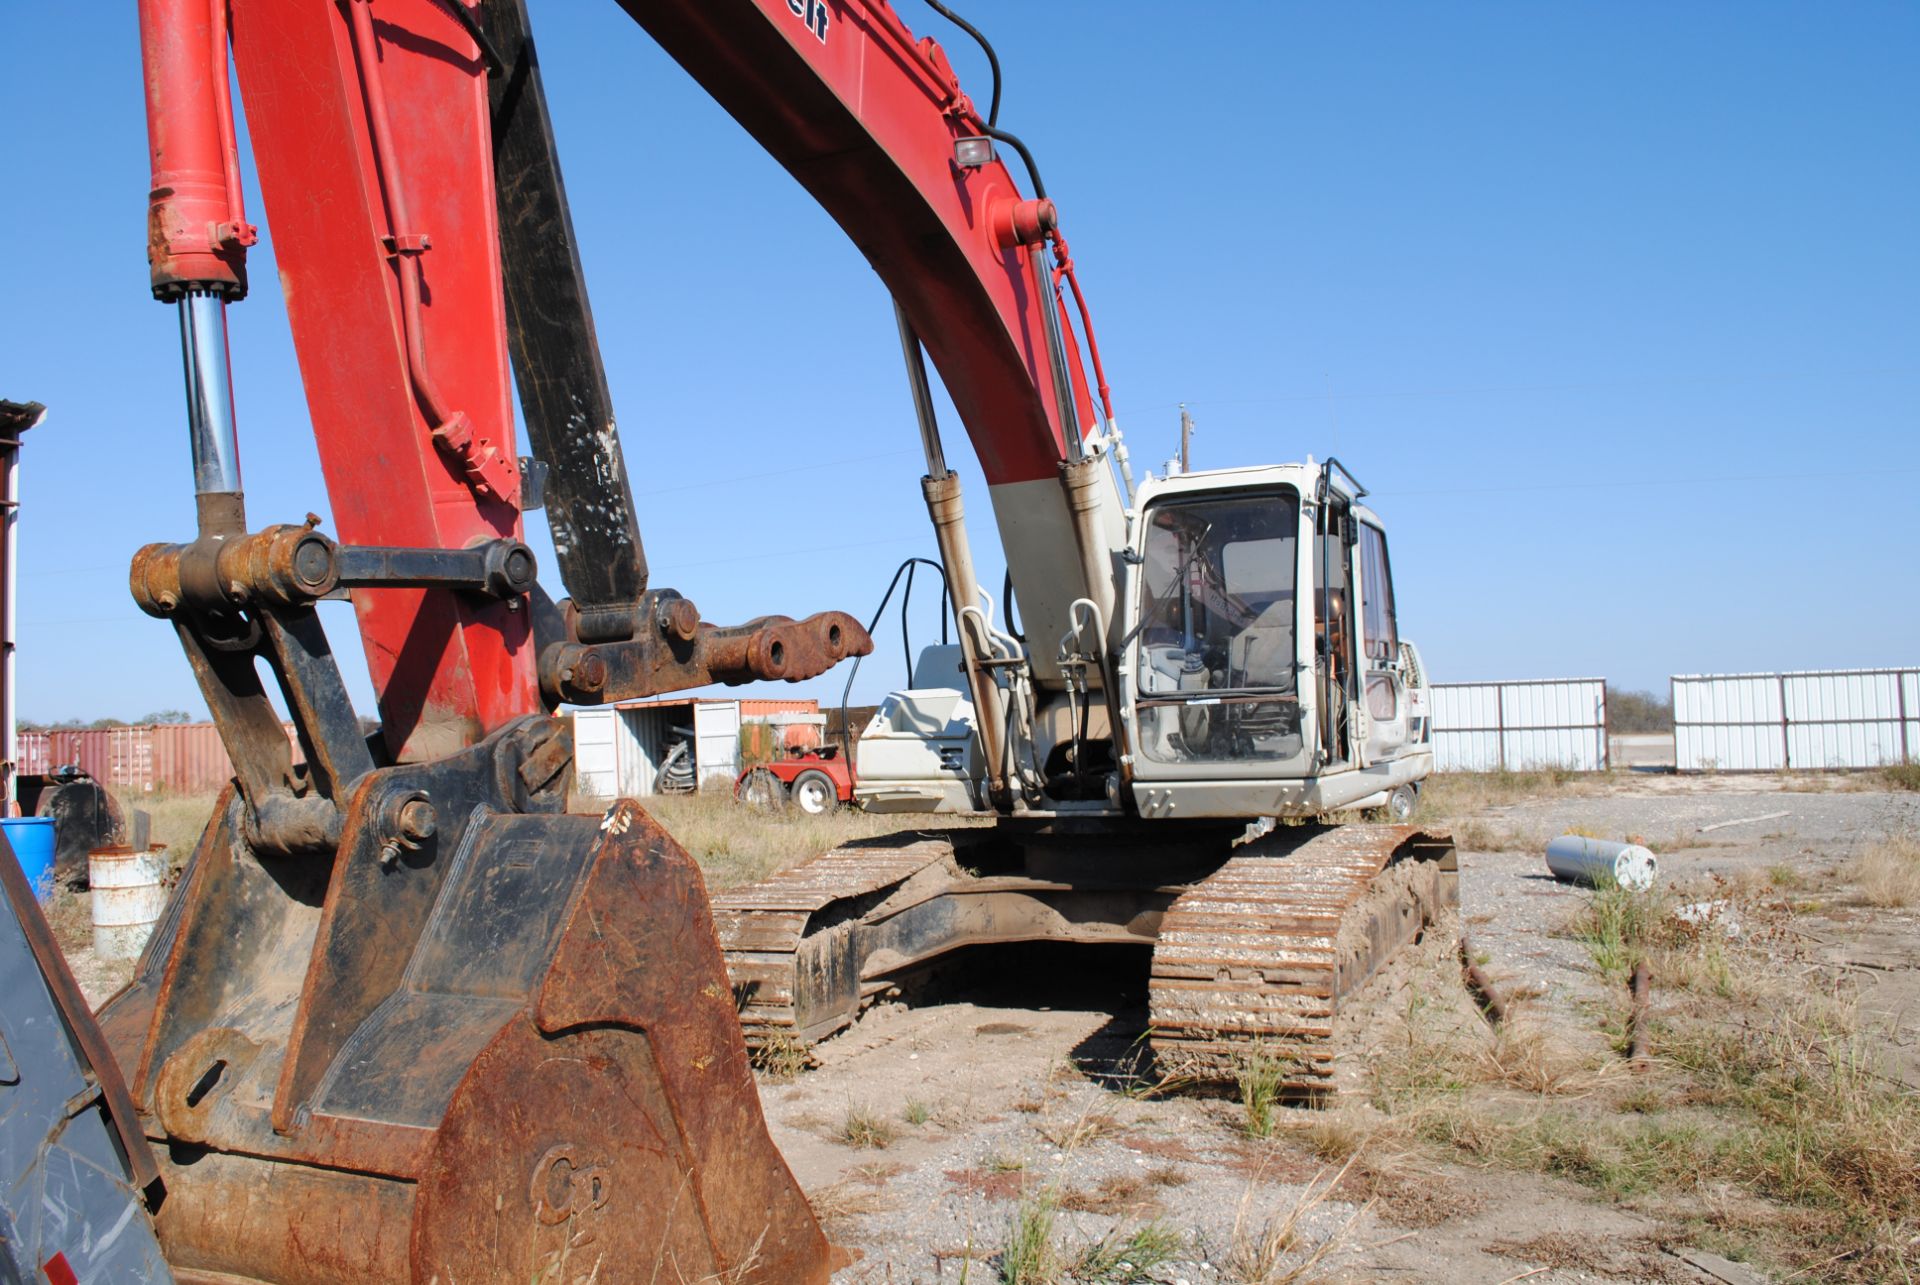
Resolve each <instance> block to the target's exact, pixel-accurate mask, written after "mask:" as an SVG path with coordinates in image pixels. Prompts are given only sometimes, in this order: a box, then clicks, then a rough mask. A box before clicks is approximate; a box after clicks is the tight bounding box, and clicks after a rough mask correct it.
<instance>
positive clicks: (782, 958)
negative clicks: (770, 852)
mask: <svg viewBox="0 0 1920 1285" xmlns="http://www.w3.org/2000/svg"><path fill="white" fill-rule="evenodd" d="M952 860H953V845H952V844H951V843H950V842H948V841H947V840H945V839H924V840H920V841H918V842H913V843H909V844H907V845H906V846H904V847H893V848H878V847H846V848H836V849H834V850H833V851H831V852H827V853H823V854H822V855H820V856H817V857H815V858H813V860H811V861H808V862H805V863H803V864H801V865H798V866H795V867H793V868H791V869H789V870H784V871H782V872H781V873H779V874H777V875H775V876H774V877H773V878H771V879H768V880H765V881H764V882H761V883H756V884H752V885H749V886H748V887H745V888H735V889H730V890H729V891H726V892H722V893H718V894H716V895H715V896H714V898H713V921H714V927H715V928H716V929H717V930H718V933H719V937H720V944H721V947H722V949H723V950H724V951H725V954H726V967H727V974H728V976H729V978H730V979H731V981H732V985H733V995H734V1001H735V1003H736V1005H737V1006H738V1008H739V1019H738V1020H739V1022H740V1024H741V1026H742V1027H743V1028H744V1030H745V1033H746V1038H747V1042H748V1043H749V1044H752V1045H755V1046H761V1045H764V1044H767V1043H768V1042H770V1041H773V1040H778V1039H786V1040H794V1041H799V1042H801V1043H811V1042H812V1041H814V1040H817V1039H821V1038H823V1037H825V1036H827V1035H830V1034H832V1033H833V1032H834V1031H837V1030H839V1029H840V1028H841V1027H843V1026H845V1025H846V1024H847V1023H848V1022H850V1021H852V1020H853V1018H854V1017H855V1016H856V1015H857V1013H858V1011H859V1004H860V998H861V997H860V987H859V973H860V970H859V968H858V967H857V963H856V961H855V960H854V959H853V958H852V954H851V951H850V946H851V918H852V917H853V915H854V914H855V913H856V912H858V911H861V910H864V909H866V908H868V907H869V906H870V905H872V904H874V903H876V902H877V901H879V900H880V899H881V898H883V897H884V896H885V895H886V894H887V893H888V892H891V891H892V890H893V889H895V888H897V887H899V886H900V885H901V884H903V883H905V882H906V881H907V880H908V879H910V878H911V877H913V876H914V875H915V874H918V873H919V872H920V871H922V870H927V869H932V868H935V867H939V866H942V865H946V864H950V863H951V862H952ZM830 919H831V920H837V921H839V922H841V923H846V924H847V925H848V927H847V928H846V929H844V930H842V931H840V932H835V931H833V925H832V924H829V923H828V922H827V921H828V920H830Z"/></svg>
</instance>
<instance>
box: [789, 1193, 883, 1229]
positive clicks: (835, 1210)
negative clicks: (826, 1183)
mask: <svg viewBox="0 0 1920 1285" xmlns="http://www.w3.org/2000/svg"><path fill="white" fill-rule="evenodd" d="M807 1203H809V1204H811V1205H812V1206H813V1216H814V1217H815V1218H818V1219H819V1220H820V1221H821V1222H822V1223H824V1224H826V1225H827V1226H828V1227H829V1228H832V1227H834V1226H835V1225H836V1224H839V1223H844V1222H846V1221H848V1220H849V1219H853V1218H858V1217H859V1216H860V1215H862V1214H875V1213H879V1212H881V1211H883V1210H886V1209H891V1208H892V1207H893V1203H894V1202H893V1201H892V1200H891V1199H889V1198H888V1197H887V1196H885V1195H884V1194H882V1193H881V1192H879V1191H877V1190H875V1189H874V1187H873V1185H872V1184H870V1183H864V1182H862V1183H857V1184H856V1183H853V1182H836V1183H834V1184H833V1185H832V1186H830V1187H822V1188H820V1189H819V1190H818V1191H816V1192H814V1193H812V1194H811V1195H809V1196H808V1197H807Z"/></svg>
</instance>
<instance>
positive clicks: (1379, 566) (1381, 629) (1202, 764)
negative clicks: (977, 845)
mask: <svg viewBox="0 0 1920 1285" xmlns="http://www.w3.org/2000/svg"><path fill="white" fill-rule="evenodd" d="M1362 495H1364V491H1363V490H1362V489H1361V488H1360V487H1359V486H1358V484H1357V483H1354V482H1353V481H1352V480H1351V478H1350V477H1348V476H1347V475H1346V473H1345V470H1344V469H1342V468H1341V467H1340V466H1339V464H1338V463H1337V462H1329V463H1328V464H1327V465H1324V466H1322V465H1315V464H1312V463H1311V462H1309V463H1308V464H1305V465H1282V466H1278V467H1267V468H1249V469H1227V470H1215V471H1209V472H1204V473H1186V474H1176V475H1175V476H1173V477H1169V478H1166V479H1160V480H1153V479H1149V480H1148V481H1147V482H1146V483H1144V484H1143V485H1142V486H1141V488H1140V493H1139V495H1138V497H1137V504H1138V508H1137V513H1138V517H1137V519H1136V521H1135V522H1134V524H1133V527H1134V532H1135V535H1134V541H1133V545H1132V547H1131V548H1130V549H1129V550H1128V552H1127V554H1126V556H1125V562H1126V566H1127V574H1126V576H1125V578H1124V582H1123V587H1122V590H1121V596H1122V602H1123V604H1124V607H1123V617H1122V618H1123V620H1125V621H1127V622H1130V624H1129V626H1128V628H1127V630H1126V633H1125V635H1124V637H1125V640H1126V641H1125V646H1124V650H1123V652H1122V654H1121V657H1120V662H1119V665H1118V666H1117V671H1118V673H1119V675H1120V676H1121V679H1120V687H1121V691H1120V693H1119V695H1120V698H1121V723H1122V726H1123V727H1128V728H1131V730H1132V733H1133V740H1134V744H1133V747H1132V748H1133V754H1132V759H1133V765H1132V777H1131V790H1132V795H1133V801H1134V803H1135V805H1136V807H1137V808H1138V809H1139V811H1140V813H1141V815H1143V816H1148V817H1155V816H1161V817H1170V816H1179V817H1255V816H1302V815H1317V814H1320V813H1324V812H1331V811H1336V810H1341V809H1347V808H1364V807H1375V806H1382V805H1384V804H1386V803H1388V802H1389V800H1390V799H1391V798H1392V797H1393V795H1394V794H1395V792H1396V791H1399V790H1401V789H1402V788H1403V787H1410V786H1412V784H1413V783H1415V782H1417V781H1419V780H1421V779H1422V778H1424V777H1425V776H1426V775H1427V773H1428V772H1429V771H1431V770H1432V753H1431V750H1430V748H1429V747H1428V746H1426V745H1425V744H1424V743H1417V742H1415V741H1413V740H1412V739H1411V738H1410V737H1409V735H1408V724H1407V713H1406V711H1407V708H1408V706H1409V704H1410V699H1409V698H1410V695H1411V693H1412V692H1413V691H1414V690H1416V689H1419V688H1423V687H1424V683H1423V680H1422V679H1421V677H1420V675H1419V672H1418V668H1417V666H1415V665H1413V664H1411V663H1410V661H1409V660H1408V658H1407V657H1406V656H1405V655H1404V654H1403V651H1402V646H1401V642H1400V639H1399V637H1398V626H1397V623H1396V620H1395V616H1394V607H1393V581H1392V576H1391V572H1390V569H1389V565H1388V562H1387V551H1386V535H1385V531H1384V528H1383V527H1382V525H1381V522H1380V519H1379V518H1378V516H1377V515H1375V514H1374V513H1373V512H1372V511H1371V510H1369V509H1368V508H1366V507H1365V506H1364V505H1362V504H1361V503H1360V498H1361V496H1362Z"/></svg>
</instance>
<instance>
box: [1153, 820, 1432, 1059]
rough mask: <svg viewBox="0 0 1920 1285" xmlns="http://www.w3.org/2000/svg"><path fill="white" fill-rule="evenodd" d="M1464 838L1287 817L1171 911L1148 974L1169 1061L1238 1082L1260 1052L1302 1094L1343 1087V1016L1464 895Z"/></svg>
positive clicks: (1160, 1052)
mask: <svg viewBox="0 0 1920 1285" xmlns="http://www.w3.org/2000/svg"><path fill="white" fill-rule="evenodd" d="M1458 878H1459V876H1458V871H1457V867H1456V864H1455V858H1454V855H1453V843H1452V840H1451V839H1450V838H1449V837H1448V836H1447V835H1446V834H1445V833H1444V832H1433V831H1426V830H1422V829H1419V828H1418V827H1414V826H1370V825H1348V826H1339V827H1336V828H1333V829H1326V830H1320V829H1315V828H1309V827H1300V828H1298V829H1295V830H1292V831H1291V832H1289V831H1284V830H1283V831H1276V832H1274V833H1273V834H1270V835H1268V836H1266V837H1265V838H1264V839H1261V840H1259V841H1256V842H1255V843H1253V844H1250V845H1248V846H1247V847H1246V848H1245V849H1244V850H1243V851H1242V854H1241V855H1238V856H1235V857H1234V858H1232V859H1231V860H1229V861H1228V862H1226V863H1225V864H1224V865H1222V866H1221V867H1220V868H1219V869H1218V870H1216V871H1215V872H1214V873H1213V874H1211V875H1208V876H1207V877H1206V878H1204V879H1202V880H1200V881H1199V882H1198V883H1197V884H1195V885H1194V886H1193V887H1192V888H1191V889H1189V890H1188V891H1187V892H1185V893H1183V894H1182V895H1181V896H1180V898H1179V900H1177V901H1175V902H1174V903H1173V905H1172V907H1171V908H1170V909H1169V910H1168V911H1167V913H1166V916H1165V918H1164V920H1163V921H1162V923H1161V930H1160V941H1159V945H1158V946H1157V947H1156V948H1155V950H1154V953H1153V972H1152V976H1151V978H1150V980H1149V983H1148V995H1149V1004H1150V1009H1151V1021H1152V1029H1151V1030H1150V1032H1149V1042H1150V1044H1151V1045H1152V1047H1153V1050H1154V1054H1155V1056H1156V1058H1157V1059H1158V1061H1159V1063H1160V1066H1161V1069H1162V1070H1163V1071H1165V1072H1167V1073H1169V1074H1172V1075H1177V1076H1181V1077H1183V1078H1188V1079H1193V1080H1199V1081H1202V1082H1231V1081H1232V1080H1233V1079H1234V1078H1235V1076H1236V1075H1237V1074H1238V1073H1239V1072H1240V1070H1241V1069H1242V1068H1243V1067H1244V1065H1245V1063H1246V1060H1247V1058H1248V1057H1249V1056H1252V1055H1255V1054H1259V1055H1261V1056H1266V1057H1271V1058H1274V1059H1275V1060H1276V1061H1279V1062H1281V1063H1282V1064H1283V1066H1284V1067H1285V1072H1284V1074H1285V1077H1286V1078H1285V1081H1284V1084H1283V1087H1284V1088H1285V1089H1286V1090H1287V1091H1288V1092H1290V1093H1292V1094H1295V1095H1299V1096H1308V1097H1324V1096H1326V1095H1327V1094H1329V1093H1330V1092H1331V1090H1332V1078H1333V1052H1332V1048H1331V1040H1332V1037H1333V1028H1334V1019H1335V1016H1336V1014H1337V1012H1338V1010H1339V1007H1340V1002H1341V1000H1343V999H1344V998H1345V997H1346V996H1348V995H1350V994H1352V993H1353V992H1354V991H1356V990H1358V989H1359V987H1360V986H1361V985H1363V984H1364V983H1365V982H1366V981H1367V979H1368V978H1369V977H1371V976H1372V975H1373V973H1374V972H1375V971H1376V970H1377V969H1378V968H1379V967H1380V966H1381V965H1383V964H1385V963H1386V962H1387V960H1389V959H1391V958H1392V957H1393V955H1394V954H1395V953H1397V952H1398V951H1399V950H1400V948H1401V947H1403V946H1405V945H1406V944H1407V943H1409V942H1411V941H1412V940H1413V939H1414V938H1415V937H1417V936H1418V935H1419V933H1420V932H1421V931H1422V930H1423V929H1424V928H1425V927H1426V925H1427V924H1429V923H1431V922H1433V920H1434V918H1435V917H1436V916H1437V915H1438V914H1439V913H1440V912H1441V911H1442V910H1443V909H1444V908H1446V907H1448V906H1453V905H1457V904H1458V901H1459V884H1458Z"/></svg>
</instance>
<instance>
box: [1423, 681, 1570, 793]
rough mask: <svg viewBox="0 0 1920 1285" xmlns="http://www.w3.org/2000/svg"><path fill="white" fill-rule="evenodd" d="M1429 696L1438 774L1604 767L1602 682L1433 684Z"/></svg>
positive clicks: (1435, 764) (1435, 766)
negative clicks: (1430, 695) (1431, 702)
mask: <svg viewBox="0 0 1920 1285" xmlns="http://www.w3.org/2000/svg"><path fill="white" fill-rule="evenodd" d="M1432 697H1433V762H1434V770H1435V771H1439V772H1497V771H1502V770H1507V771H1530V770H1534V769H1539V768H1550V767H1557V768H1566V769H1568V770H1570V771H1575V772H1598V771H1602V770H1604V769H1605V768H1606V766H1607V681H1606V679H1604V678H1546V679H1535V680H1527V681H1520V682H1509V683H1435V684H1434V685H1433V688H1432Z"/></svg>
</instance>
